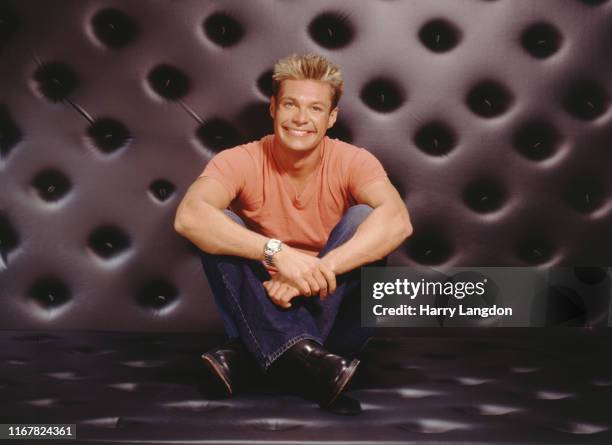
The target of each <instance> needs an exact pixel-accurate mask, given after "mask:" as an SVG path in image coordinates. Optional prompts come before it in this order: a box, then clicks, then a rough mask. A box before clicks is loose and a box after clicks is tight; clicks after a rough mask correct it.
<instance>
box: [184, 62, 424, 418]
mask: <svg viewBox="0 0 612 445" xmlns="http://www.w3.org/2000/svg"><path fill="white" fill-rule="evenodd" d="M342 91H343V80H342V75H341V72H340V69H339V68H338V67H337V66H335V65H333V64H331V63H330V62H329V61H327V60H326V59H325V58H323V57H321V56H318V55H313V54H308V55H292V56H289V57H287V58H285V59H282V60H280V61H279V62H277V64H276V65H275V67H274V74H273V96H272V98H271V100H270V115H271V117H272V119H273V121H274V134H273V135H269V136H266V137H264V138H262V139H261V140H259V141H255V142H251V143H249V144H245V145H240V146H238V147H234V148H231V149H227V150H224V151H222V152H221V153H219V154H217V155H216V156H215V157H214V158H213V159H212V160H211V161H210V162H209V163H208V164H207V165H206V168H205V169H204V171H203V172H202V174H201V175H200V176H199V177H198V178H197V180H196V181H195V182H194V183H193V184H192V185H191V186H190V187H189V189H188V191H187V193H186V195H185V197H184V198H183V200H182V202H181V203H180V205H179V207H178V210H177V215H176V220H175V230H176V231H177V232H178V233H180V234H181V235H183V236H185V237H186V238H188V239H189V240H190V241H191V242H193V243H194V244H195V245H196V246H197V247H198V248H200V249H201V252H200V256H201V260H202V264H203V267H204V270H205V273H206V275H207V278H208V281H209V283H210V287H211V290H212V292H213V294H214V297H215V303H216V305H217V307H218V309H219V312H220V315H221V317H222V319H223V322H224V326H225V329H226V331H227V334H228V337H229V338H230V340H229V342H228V343H226V344H225V345H222V346H220V347H218V348H215V349H213V350H211V351H209V352H207V353H206V354H204V355H202V359H203V361H204V363H205V364H206V366H207V367H208V369H209V371H210V373H211V375H212V376H213V378H214V379H216V380H217V381H218V383H219V384H220V385H221V387H222V388H223V389H224V392H225V394H226V395H227V396H230V395H233V394H235V393H236V392H237V390H239V389H240V388H241V387H243V386H244V385H245V383H246V382H247V381H248V379H249V377H250V376H251V375H252V374H253V373H255V372H257V371H258V369H260V370H261V371H263V372H265V373H267V374H269V375H272V376H274V377H278V378H282V379H284V380H286V381H288V382H289V383H290V384H293V385H295V386H305V387H307V388H308V394H309V396H310V397H311V398H313V399H314V400H316V401H317V402H318V403H319V404H320V406H322V407H329V406H330V405H331V404H332V403H333V402H334V401H335V400H336V399H337V397H338V396H339V394H340V393H341V392H342V391H343V389H344V388H345V387H346V385H347V384H348V382H349V381H350V380H351V378H352V376H353V374H354V373H355V370H356V369H357V366H358V364H359V360H358V359H357V358H352V359H351V358H347V357H344V356H342V355H340V353H343V354H349V355H353V354H354V353H355V352H356V350H358V349H359V347H361V346H362V345H363V343H364V341H365V340H367V336H364V334H367V332H366V331H365V330H364V329H363V328H361V327H360V326H359V321H360V312H359V310H358V308H359V292H360V281H359V280H360V266H362V265H364V264H384V263H385V260H386V256H387V255H388V254H389V252H391V251H392V250H394V249H395V248H396V247H398V246H399V245H400V244H401V243H402V242H403V241H404V240H405V239H406V238H407V237H408V236H409V235H410V234H411V232H412V226H411V224H410V218H409V215H408V211H407V209H406V207H405V205H404V202H403V201H402V199H401V197H400V195H399V193H398V192H397V190H396V189H395V188H394V187H393V186H392V185H391V183H390V182H389V179H388V177H387V175H386V173H385V171H384V169H383V167H382V165H381V164H380V162H378V160H377V159H376V158H375V157H374V156H373V155H372V154H370V153H369V152H368V151H366V150H365V149H362V148H357V147H355V146H352V145H350V144H347V143H344V142H341V141H338V140H335V139H334V140H332V139H330V138H328V137H327V136H325V133H326V131H327V130H328V129H329V128H331V127H332V126H333V125H334V123H335V122H336V119H337V116H338V101H339V100H340V97H341V95H342ZM228 207H230V208H231V210H229V209H228ZM356 308H357V309H356ZM257 365H258V366H257Z"/></svg>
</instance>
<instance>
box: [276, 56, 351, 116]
mask: <svg viewBox="0 0 612 445" xmlns="http://www.w3.org/2000/svg"><path fill="white" fill-rule="evenodd" d="M288 79H291V80H307V79H308V80H320V81H321V82H325V83H326V84H328V85H329V86H330V87H331V89H332V109H334V108H336V106H337V105H338V102H339V101H340V97H341V96H342V91H343V89H344V80H343V79H342V71H340V67H338V66H336V65H334V64H333V63H331V62H330V61H329V60H327V59H326V58H325V57H323V56H319V55H317V54H291V55H290V56H288V57H285V58H283V59H280V60H279V61H278V62H276V64H275V65H274V73H273V74H272V94H273V95H274V97H277V94H278V92H279V91H280V85H281V82H282V81H283V80H288Z"/></svg>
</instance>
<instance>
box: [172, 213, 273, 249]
mask: <svg viewBox="0 0 612 445" xmlns="http://www.w3.org/2000/svg"><path fill="white" fill-rule="evenodd" d="M188 207H189V208H188V209H186V210H185V212H184V214H183V216H182V217H181V218H179V220H178V223H177V224H176V225H175V226H176V228H177V231H178V232H179V233H180V234H181V235H183V236H184V237H185V238H187V239H189V240H190V241H191V242H192V243H193V244H195V245H196V246H197V247H198V248H199V249H201V250H203V251H205V252H207V253H210V254H214V255H234V256H240V257H243V258H249V259H253V260H263V251H264V245H265V244H266V242H267V241H268V239H269V238H266V237H265V236H263V235H260V234H258V233H255V232H253V231H251V230H249V229H247V228H245V227H243V226H241V225H240V224H238V223H236V222H235V221H233V220H232V219H231V218H230V217H229V216H227V215H226V214H225V213H224V212H223V211H222V210H219V209H217V208H215V207H213V206H211V205H210V204H207V203H205V202H199V203H191V204H188Z"/></svg>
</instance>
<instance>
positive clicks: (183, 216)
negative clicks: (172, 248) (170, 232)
mask: <svg viewBox="0 0 612 445" xmlns="http://www.w3.org/2000/svg"><path fill="white" fill-rule="evenodd" d="M189 220H190V218H189V215H188V214H187V213H186V210H185V209H184V208H183V206H180V205H179V208H178V210H177V211H176V215H175V216H174V231H175V232H177V233H178V234H179V235H183V236H185V235H186V234H187V233H188V232H189V226H190V223H189Z"/></svg>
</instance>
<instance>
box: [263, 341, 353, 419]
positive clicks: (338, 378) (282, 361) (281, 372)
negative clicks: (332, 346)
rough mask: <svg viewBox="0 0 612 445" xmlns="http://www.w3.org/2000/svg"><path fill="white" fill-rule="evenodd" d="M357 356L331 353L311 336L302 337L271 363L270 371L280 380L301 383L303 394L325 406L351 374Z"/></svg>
mask: <svg viewBox="0 0 612 445" xmlns="http://www.w3.org/2000/svg"><path fill="white" fill-rule="evenodd" d="M358 366H359V360H357V359H352V360H349V359H346V358H344V357H342V356H340V355H336V354H332V353H331V352H329V351H327V350H326V349H325V348H323V347H322V346H321V345H319V344H318V343H317V342H315V341H313V340H302V341H300V342H298V343H296V344H295V345H293V346H292V347H291V348H289V349H288V350H287V351H285V353H284V354H283V355H281V356H280V357H279V358H278V359H277V360H276V362H275V363H274V364H273V365H272V368H271V373H272V374H273V375H274V376H275V377H277V378H280V379H282V381H283V383H289V384H290V386H293V387H294V388H295V386H296V385H300V386H302V385H304V383H305V384H306V387H304V388H302V389H303V390H305V391H304V395H305V397H306V398H309V399H310V398H312V399H314V400H315V401H316V402H318V403H319V405H320V406H321V407H329V406H330V405H331V404H332V403H334V401H335V400H336V399H337V398H338V396H339V395H340V394H341V393H342V391H343V390H344V389H345V388H346V386H347V385H348V383H349V382H350V380H351V378H352V377H353V375H354V374H355V371H356V370H357V367H358Z"/></svg>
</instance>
